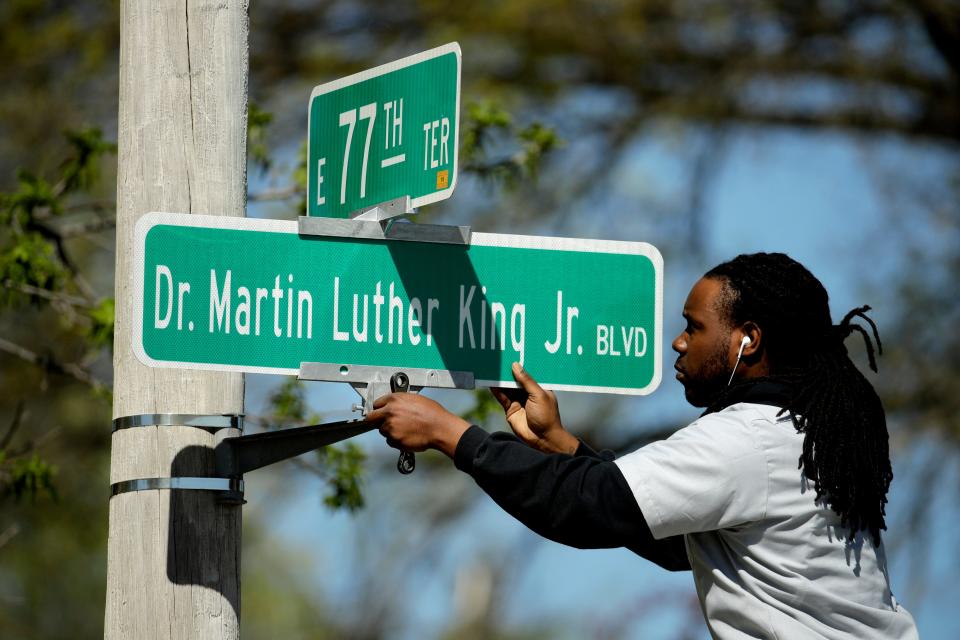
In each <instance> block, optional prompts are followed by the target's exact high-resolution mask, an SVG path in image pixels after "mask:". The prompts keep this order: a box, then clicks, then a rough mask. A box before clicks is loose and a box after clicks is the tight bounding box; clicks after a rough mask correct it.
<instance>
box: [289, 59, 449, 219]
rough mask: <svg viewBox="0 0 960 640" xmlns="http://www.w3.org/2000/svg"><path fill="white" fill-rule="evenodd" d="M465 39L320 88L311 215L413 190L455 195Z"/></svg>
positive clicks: (430, 197)
mask: <svg viewBox="0 0 960 640" xmlns="http://www.w3.org/2000/svg"><path fill="white" fill-rule="evenodd" d="M459 120H460V45H458V44H457V43H455V42H454V43H451V44H447V45H444V46H442V47H438V48H436V49H431V50H430V51H425V52H423V53H419V54H417V55H414V56H410V57H409V58H404V59H402V60H397V61H396V62H391V63H389V64H385V65H383V66H380V67H376V68H374V69H369V70H367V71H363V72H361V73H357V74H354V75H352V76H348V77H346V78H341V79H340V80H335V81H333V82H329V83H327V84H323V85H320V86H318V87H316V88H314V90H313V93H312V94H311V95H310V105H309V107H308V109H307V121H308V133H307V215H311V216H325V217H329V218H348V217H350V213H352V212H356V211H358V210H360V209H363V208H365V207H370V206H373V205H377V204H381V203H384V202H387V201H390V200H395V199H397V198H403V197H405V196H409V197H410V200H411V202H410V206H412V207H419V206H421V205H425V204H430V203H431V202H437V201H439V200H443V199H445V198H449V197H450V195H451V194H452V193H453V189H454V187H455V186H456V182H457V146H458V144H457V143H458V138H459V125H458V123H459Z"/></svg>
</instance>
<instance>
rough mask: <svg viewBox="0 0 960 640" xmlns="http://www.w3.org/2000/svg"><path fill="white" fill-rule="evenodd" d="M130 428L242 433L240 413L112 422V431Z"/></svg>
mask: <svg viewBox="0 0 960 640" xmlns="http://www.w3.org/2000/svg"><path fill="white" fill-rule="evenodd" d="M131 427H195V428H197V429H203V430H204V431H209V432H211V433H215V432H217V431H219V430H220V429H239V430H240V431H243V414H242V413H239V414H237V413H225V414H221V415H194V414H187V413H143V414H139V415H132V416H121V417H119V418H115V419H114V420H113V430H114V431H120V430H121V429H130V428H131Z"/></svg>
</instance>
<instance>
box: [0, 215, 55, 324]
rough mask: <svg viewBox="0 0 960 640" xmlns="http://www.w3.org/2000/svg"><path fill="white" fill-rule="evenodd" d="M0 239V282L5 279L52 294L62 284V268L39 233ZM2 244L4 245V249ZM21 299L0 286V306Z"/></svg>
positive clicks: (21, 296) (48, 244)
mask: <svg viewBox="0 0 960 640" xmlns="http://www.w3.org/2000/svg"><path fill="white" fill-rule="evenodd" d="M5 240H6V242H5V243H3V241H2V240H0V283H3V282H6V281H8V280H10V281H12V282H14V283H17V284H26V285H29V286H32V287H37V288H39V289H47V290H49V291H55V290H57V289H59V288H60V287H61V286H62V285H63V280H64V275H65V273H64V269H63V266H62V265H61V264H60V261H59V260H58V259H57V258H56V257H55V255H54V249H53V246H52V245H51V244H50V242H49V241H47V240H46V239H45V238H44V237H43V236H41V235H40V234H39V233H24V234H22V235H19V236H16V235H15V236H13V237H9V236H8V237H7V238H6V239H5ZM4 245H5V246H4ZM23 299H24V296H23V295H22V294H20V293H18V292H16V291H14V290H12V289H9V288H7V287H0V306H6V305H11V304H14V303H17V302H20V301H21V300H23Z"/></svg>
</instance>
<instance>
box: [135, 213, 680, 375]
mask: <svg viewBox="0 0 960 640" xmlns="http://www.w3.org/2000/svg"><path fill="white" fill-rule="evenodd" d="M135 260H136V262H135V264H136V265H137V266H136V275H135V281H134V289H135V304H136V311H135V315H134V318H135V322H136V326H135V327H134V350H135V351H136V354H137V356H138V358H139V359H140V360H141V361H143V362H144V363H145V364H148V365H152V366H165V367H178V368H196V369H216V370H228V371H246V372H263V373H281V374H293V375H296V374H297V373H299V371H300V367H301V365H302V364H303V363H308V362H317V363H330V364H341V365H344V366H349V365H373V366H387V367H396V368H397V369H398V370H400V369H403V368H422V369H435V370H447V371H465V372H472V373H473V374H474V377H475V379H476V384H478V385H481V386H493V385H500V386H512V385H513V384H514V383H513V378H512V376H511V374H510V365H511V363H512V362H514V361H519V362H521V363H523V365H524V367H526V368H527V369H529V370H530V371H531V372H532V373H533V374H534V375H535V376H536V377H537V379H538V380H540V381H541V382H542V383H543V384H544V385H546V386H548V387H550V388H553V389H559V390H571V391H595V392H607V393H626V394H647V393H650V392H652V391H653V390H654V389H655V388H656V387H657V386H658V385H659V383H660V378H661V342H662V340H661V338H662V315H663V313H662V297H663V296H662V292H663V262H662V258H661V256H660V253H659V252H658V251H657V249H656V248H655V247H653V246H652V245H649V244H646V243H640V242H620V241H608V240H576V239H567V238H548V237H532V236H518V235H501V234H483V233H474V234H473V236H472V239H471V244H470V245H469V246H458V245H446V244H435V243H422V242H397V241H390V240H361V239H356V238H337V237H320V236H301V235H299V234H298V233H297V223H296V222H288V221H280V220H256V219H248V218H230V217H219V216H200V215H185V214H173V213H150V214H147V215H145V216H144V217H143V218H141V219H140V220H139V222H138V223H137V229H136V255H135Z"/></svg>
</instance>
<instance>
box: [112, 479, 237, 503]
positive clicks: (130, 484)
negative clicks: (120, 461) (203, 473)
mask: <svg viewBox="0 0 960 640" xmlns="http://www.w3.org/2000/svg"><path fill="white" fill-rule="evenodd" d="M149 489H177V490H180V489H189V490H193V491H226V492H228V493H230V494H233V495H234V496H239V497H240V500H241V501H242V500H243V480H242V479H240V478H207V477H201V478H190V477H179V478H137V479H135V480H123V481H121V482H114V483H113V484H111V485H110V497H113V496H118V495H120V494H121V493H129V492H131V491H147V490H149Z"/></svg>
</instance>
